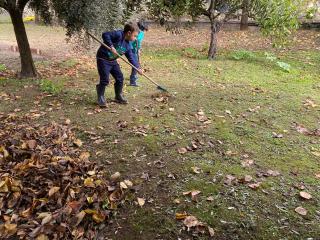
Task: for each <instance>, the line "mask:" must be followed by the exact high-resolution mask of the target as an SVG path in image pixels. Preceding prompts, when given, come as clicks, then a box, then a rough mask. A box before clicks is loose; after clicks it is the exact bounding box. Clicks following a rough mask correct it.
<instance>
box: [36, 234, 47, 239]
mask: <svg viewBox="0 0 320 240" xmlns="http://www.w3.org/2000/svg"><path fill="white" fill-rule="evenodd" d="M36 240H49V238H48V236H47V235H45V234H43V233H42V234H40V235H39V236H38V237H37V238H36Z"/></svg>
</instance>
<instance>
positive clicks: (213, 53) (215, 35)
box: [208, 19, 221, 60]
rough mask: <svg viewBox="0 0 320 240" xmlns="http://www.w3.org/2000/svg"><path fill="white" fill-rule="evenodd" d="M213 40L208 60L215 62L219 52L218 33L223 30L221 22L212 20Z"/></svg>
mask: <svg viewBox="0 0 320 240" xmlns="http://www.w3.org/2000/svg"><path fill="white" fill-rule="evenodd" d="M210 21H211V36H210V38H211V40H210V46H209V52H208V58H209V59H211V60H213V59H214V58H215V57H216V54H217V50H218V32H219V31H220V28H221V22H219V21H216V20H214V19H211V20H210Z"/></svg>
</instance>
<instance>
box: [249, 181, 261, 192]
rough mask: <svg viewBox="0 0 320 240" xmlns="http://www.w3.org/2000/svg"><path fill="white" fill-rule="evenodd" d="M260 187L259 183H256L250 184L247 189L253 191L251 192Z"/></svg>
mask: <svg viewBox="0 0 320 240" xmlns="http://www.w3.org/2000/svg"><path fill="white" fill-rule="evenodd" d="M260 185H261V182H257V183H252V184H249V185H248V187H249V188H251V189H253V190H256V189H258V188H259V187H260Z"/></svg>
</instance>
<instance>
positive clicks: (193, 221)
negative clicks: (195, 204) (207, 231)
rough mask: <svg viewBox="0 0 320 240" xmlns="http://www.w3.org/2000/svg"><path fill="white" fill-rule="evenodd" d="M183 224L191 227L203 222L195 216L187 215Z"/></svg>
mask: <svg viewBox="0 0 320 240" xmlns="http://www.w3.org/2000/svg"><path fill="white" fill-rule="evenodd" d="M183 224H184V225H185V226H186V227H187V228H192V227H196V226H199V225H203V223H201V222H200V221H199V220H198V219H197V218H196V217H195V216H188V217H186V218H185V219H184V220H183Z"/></svg>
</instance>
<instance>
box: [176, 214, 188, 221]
mask: <svg viewBox="0 0 320 240" xmlns="http://www.w3.org/2000/svg"><path fill="white" fill-rule="evenodd" d="M187 216H188V214H187V213H176V219H177V220H184V219H186V217H187Z"/></svg>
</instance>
